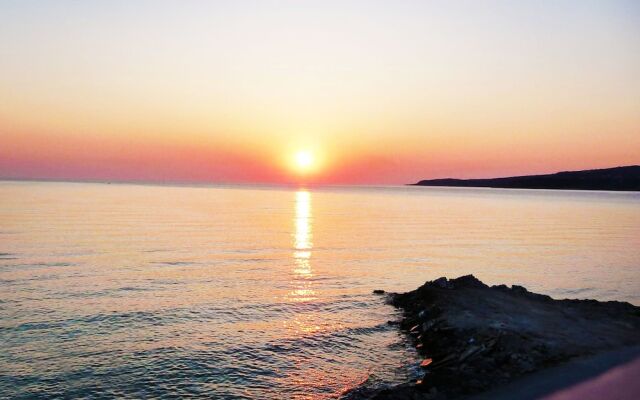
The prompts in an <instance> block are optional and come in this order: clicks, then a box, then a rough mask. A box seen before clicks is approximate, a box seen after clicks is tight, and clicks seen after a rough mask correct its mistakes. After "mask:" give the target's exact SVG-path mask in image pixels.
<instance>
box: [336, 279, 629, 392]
mask: <svg viewBox="0 0 640 400" xmlns="http://www.w3.org/2000/svg"><path fill="white" fill-rule="evenodd" d="M386 296H388V301H389V302H390V303H391V304H393V305H394V306H396V307H399V308H400V309H402V310H403V317H402V318H401V320H400V321H399V322H398V326H399V329H400V330H401V331H402V332H403V333H405V334H406V335H408V337H409V340H410V342H411V343H412V344H413V345H414V346H415V347H416V349H417V351H418V354H419V355H420V357H421V359H422V361H421V364H420V366H421V370H422V371H423V376H422V377H421V378H420V379H418V380H417V381H416V382H407V383H406V384H402V385H399V386H396V387H392V388H385V389H378V390H367V389H364V388H362V389H356V390H354V391H353V392H351V393H349V394H347V395H346V396H345V398H347V399H376V400H392V399H393V400H396V399H438V400H445V399H460V398H466V397H471V396H474V395H478V394H482V393H485V394H486V393H487V392H488V391H491V390H495V389H498V388H501V387H504V386H505V385H507V384H509V383H513V382H515V381H517V380H518V379H520V378H522V377H528V376H532V374H534V373H536V372H537V371H542V370H546V369H549V368H551V367H555V366H559V365H562V364H565V363H570V362H571V361H572V360H576V359H580V358H581V357H585V356H590V355H596V354H602V353H603V352H606V351H611V350H615V349H622V348H626V347H628V346H635V345H639V344H640V334H639V332H640V307H636V306H633V305H631V304H628V303H623V302H615V301H610V302H599V301H595V300H554V299H552V298H551V297H549V296H545V295H541V294H535V293H531V292H529V291H527V290H526V289H525V288H523V287H521V286H511V287H507V286H505V285H499V286H492V287H489V286H487V285H485V284H484V283H482V282H481V281H479V280H478V279H476V278H475V277H473V276H471V275H468V276H463V277H460V278H457V279H452V280H448V279H446V278H440V279H437V280H435V281H432V282H427V283H425V284H424V285H423V286H421V287H420V288H418V289H416V290H414V291H411V292H408V293H402V294H387V295H386ZM557 379H559V380H562V379H563V378H562V376H559V377H557Z"/></svg>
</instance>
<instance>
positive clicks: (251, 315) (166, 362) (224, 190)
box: [0, 182, 640, 399]
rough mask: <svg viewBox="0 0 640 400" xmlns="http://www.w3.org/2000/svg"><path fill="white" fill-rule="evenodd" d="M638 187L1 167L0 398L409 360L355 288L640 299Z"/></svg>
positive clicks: (350, 375)
mask: <svg viewBox="0 0 640 400" xmlns="http://www.w3.org/2000/svg"><path fill="white" fill-rule="evenodd" d="M638 249H640V194H638V193H603V192H564V191H560V192H553V191H527V190H494V189H437V188H420V187H398V188H353V189H346V188H314V189H308V190H304V189H282V188H279V189H278V188H265V187H262V188H260V187H171V186H141V185H106V184H75V183H19V182H0V398H33V397H38V396H40V397H67V398H76V397H87V398H104V397H128V398H170V397H206V398H266V399H280V398H312V399H315V398H331V397H336V396H338V395H339V394H340V393H341V392H342V391H344V390H346V389H348V388H350V387H353V386H354V385H356V384H358V383H360V382H363V381H365V380H366V384H368V385H372V386H376V385H385V384H391V383H395V382H399V381H402V380H404V379H407V378H408V377H410V376H411V374H412V366H413V364H414V362H415V360H414V354H413V352H412V351H411V350H410V349H408V348H407V347H406V344H405V343H404V342H403V341H402V338H401V336H399V335H398V333H397V332H396V328H395V327H393V326H389V325H387V323H386V322H387V321H388V320H390V319H394V318H395V314H394V313H395V311H394V310H393V309H392V308H391V307H390V306H387V305H385V304H384V302H383V301H382V299H381V298H380V297H377V296H375V295H373V294H372V293H371V291H372V290H373V289H377V288H384V289H386V290H392V291H406V290H411V289H414V288H415V287H417V286H418V285H420V284H421V283H423V282H424V281H425V280H428V279H433V278H437V277H439V276H443V275H446V276H449V277H454V276H458V275H463V274H469V273H473V274H475V275H476V276H477V277H479V278H480V279H481V280H483V281H485V282H487V283H514V284H521V285H524V286H526V287H528V288H530V289H532V290H535V291H538V292H543V293H548V294H550V295H552V296H554V297H560V298H562V297H575V298H596V299H601V300H611V299H616V300H625V301H629V302H632V303H634V304H640V271H639V267H640V252H639V251H638Z"/></svg>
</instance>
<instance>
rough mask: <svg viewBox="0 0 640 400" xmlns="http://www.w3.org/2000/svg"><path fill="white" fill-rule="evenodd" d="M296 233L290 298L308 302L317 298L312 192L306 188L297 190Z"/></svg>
mask: <svg viewBox="0 0 640 400" xmlns="http://www.w3.org/2000/svg"><path fill="white" fill-rule="evenodd" d="M294 226H295V233H294V236H293V261H294V268H293V284H294V288H293V290H291V291H290V292H289V296H288V297H289V299H290V300H293V301H295V302H308V301H313V300H315V299H316V297H315V295H316V293H315V291H314V290H313V288H312V282H311V278H313V273H312V271H311V249H312V248H313V243H312V239H313V233H312V216H311V193H309V192H308V191H306V190H299V191H297V192H296V202H295V216H294Z"/></svg>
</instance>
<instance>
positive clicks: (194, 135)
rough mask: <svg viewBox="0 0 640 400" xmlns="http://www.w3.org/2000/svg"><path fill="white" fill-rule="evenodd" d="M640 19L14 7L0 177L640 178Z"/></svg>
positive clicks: (538, 10) (266, 5)
mask: <svg viewBox="0 0 640 400" xmlns="http://www.w3.org/2000/svg"><path fill="white" fill-rule="evenodd" d="M638 21H640V6H638V3H637V2H633V1H611V2H596V1H593V2H592V1H559V2H557V1H555V2H530V3H528V2H518V4H514V2H483V3H482V4H479V2H437V1H436V2H422V1H400V2H364V1H322V2H320V1H302V2H300V1H284V2H275V1H274V2H270V1H262V2H248V1H234V2H198V1H187V2H153V1H140V2H135V4H134V3H131V2H125V1H122V2H121V1H114V2H103V3H94V2H83V3H74V2H64V1H62V2H50V3H47V2H29V1H25V2H15V3H13V4H6V3H5V4H3V5H0V58H1V59H2V66H1V69H0V135H1V138H2V144H1V146H0V178H28V179H70V180H74V179H77V180H113V181H118V180H123V181H152V182H201V183H207V182H211V183H215V182H230V183H233V182H238V183H245V182H247V183H248V182H256V183H295V182H310V183H327V184H403V183H410V182H415V181H417V180H419V179H423V178H438V177H461V178H469V177H489V176H506V175H517V174H529V173H546V172H553V171H558V170H571V169H587V168H597V167H611V166H618V165H629V164H640V95H639V93H640V74H639V72H638V71H640V51H639V50H640V23H638ZM301 151H305V152H308V153H309V154H310V157H311V158H312V162H310V164H309V165H307V166H305V167H304V168H302V167H301V166H298V167H296V165H295V163H294V162H292V160H293V159H294V158H295V157H296V154H297V153H298V152H301Z"/></svg>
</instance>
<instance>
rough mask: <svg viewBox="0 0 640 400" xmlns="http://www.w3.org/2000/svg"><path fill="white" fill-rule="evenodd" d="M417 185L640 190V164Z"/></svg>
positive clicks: (433, 181) (435, 181) (419, 183)
mask: <svg viewBox="0 0 640 400" xmlns="http://www.w3.org/2000/svg"><path fill="white" fill-rule="evenodd" d="M412 185H414V186H453V187H492V188H509V189H567V190H621V191H623V190H624V191H640V165H630V166H626V167H615V168H604V169H591V170H584V171H564V172H557V173H555V174H547V175H526V176H510V177H505V178H488V179H452V178H446V179H430V180H422V181H420V182H418V183H414V184H412Z"/></svg>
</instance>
